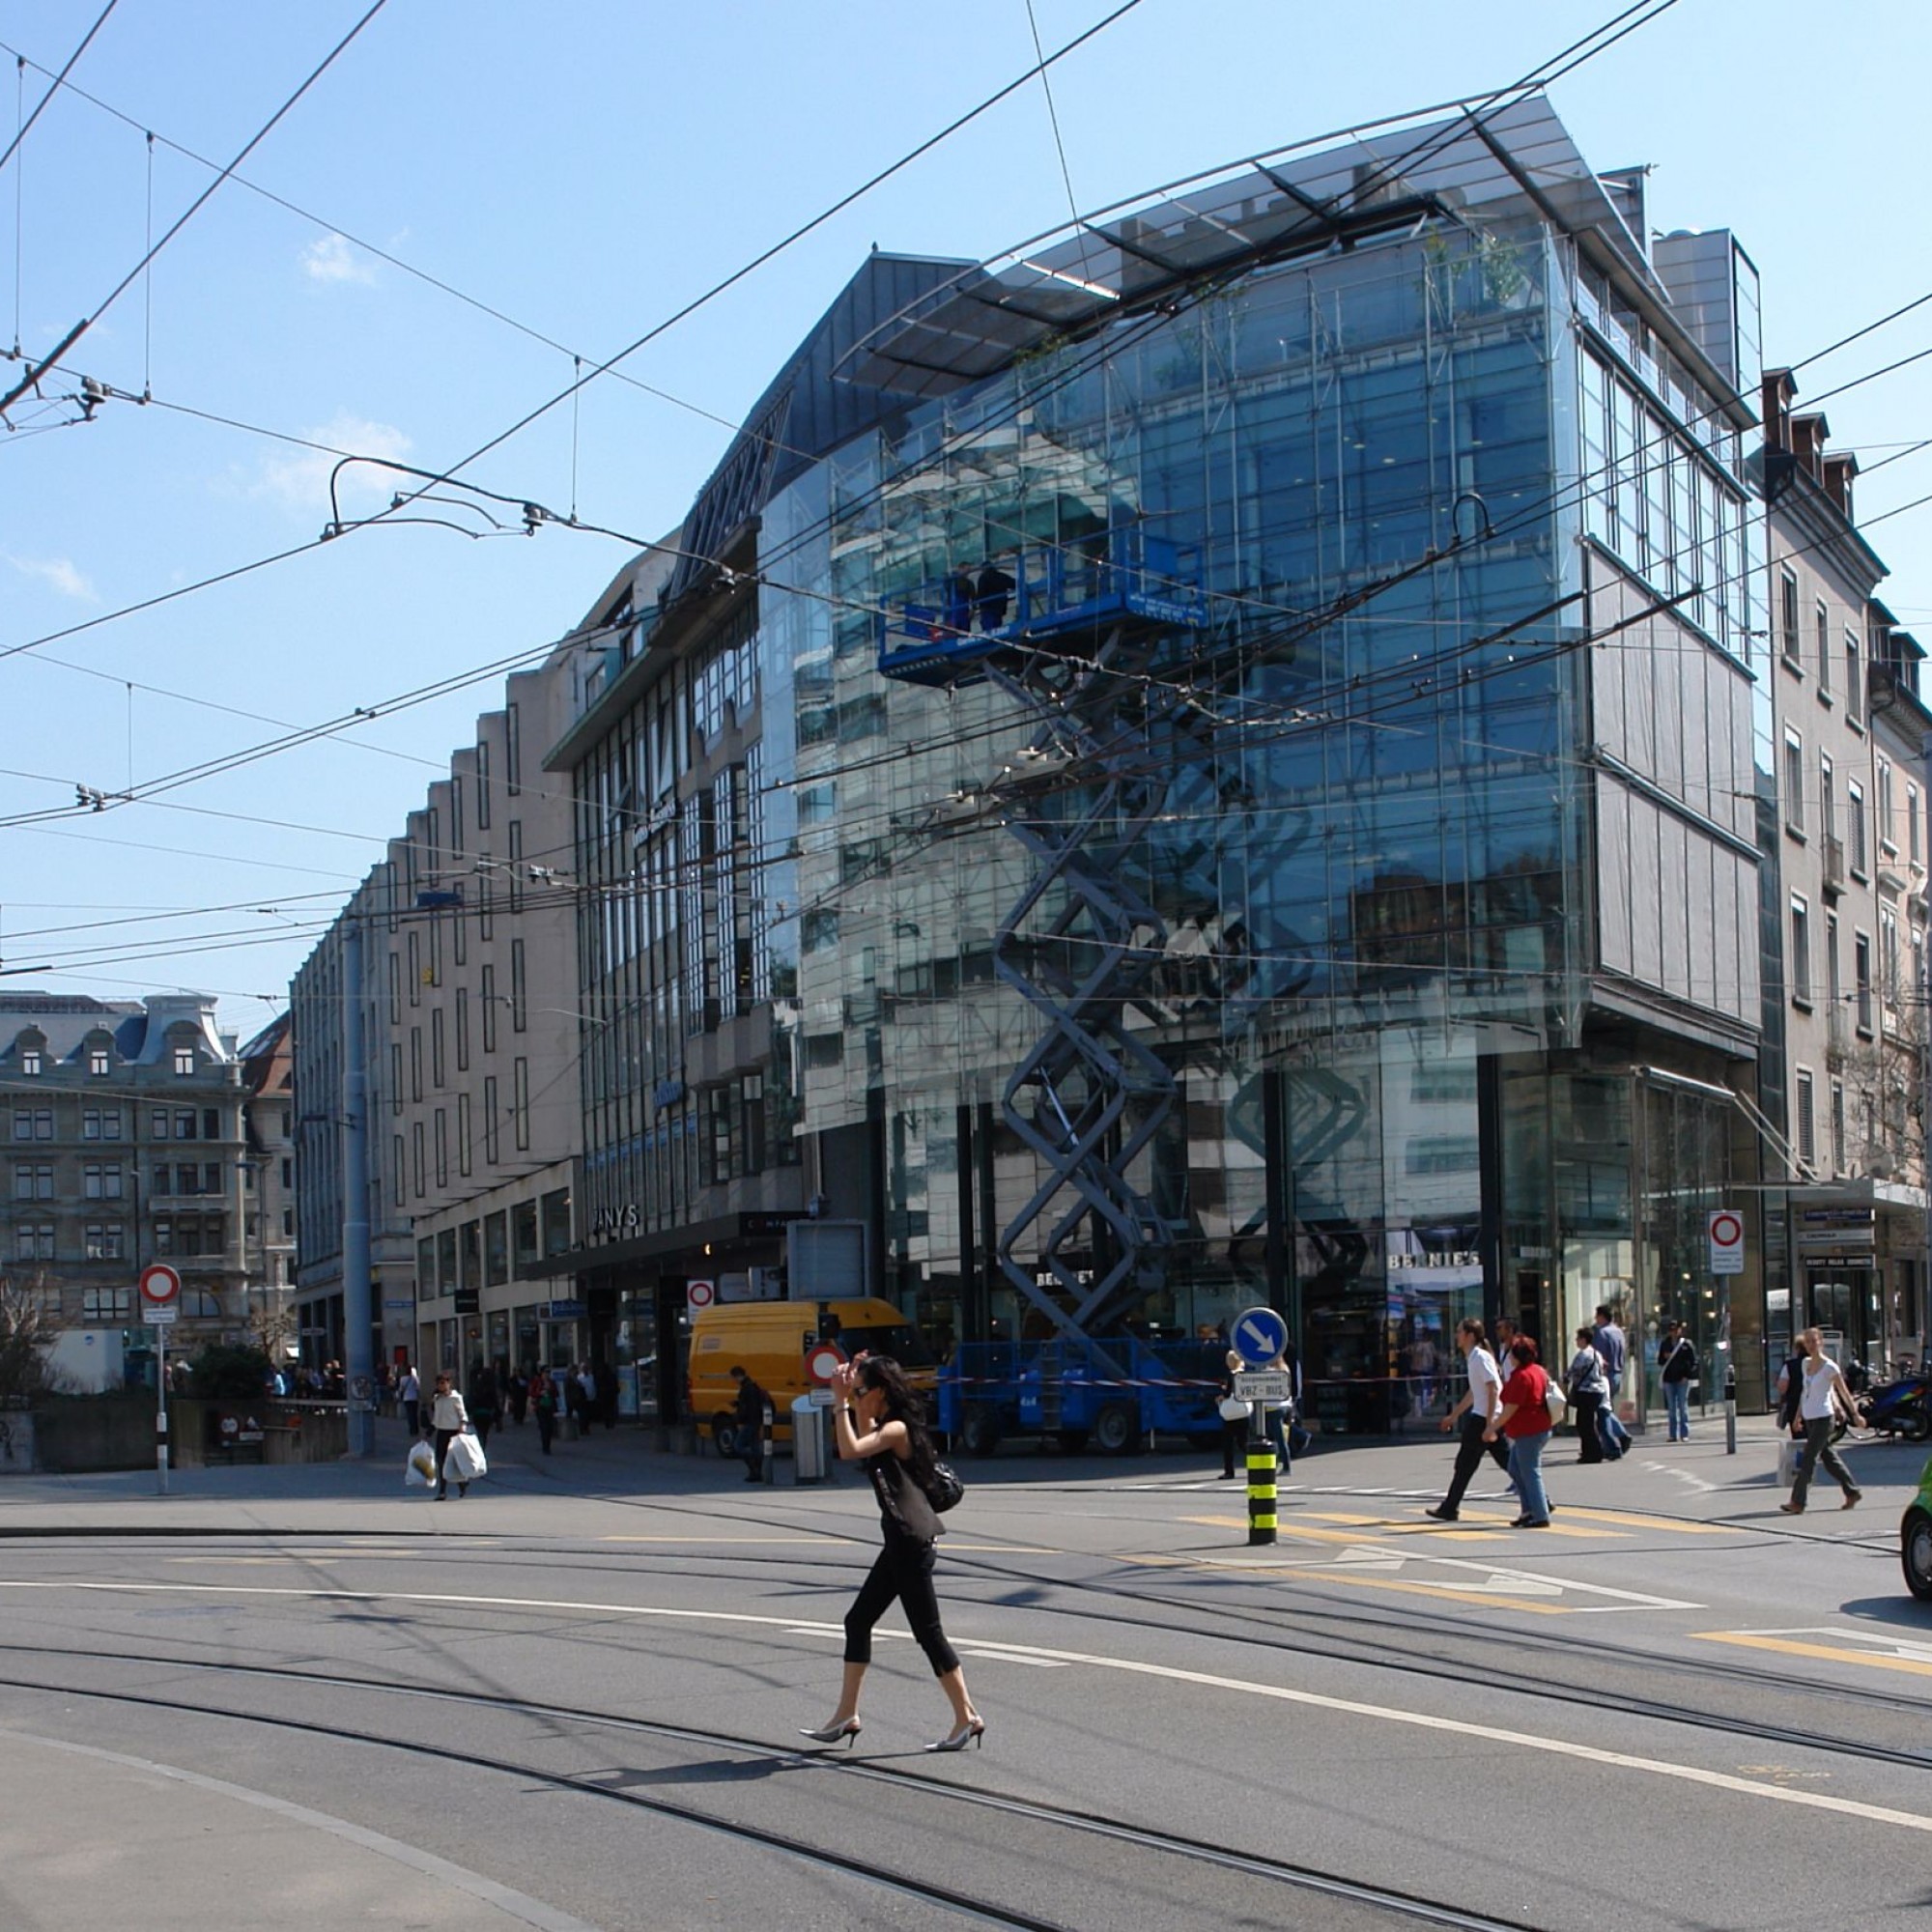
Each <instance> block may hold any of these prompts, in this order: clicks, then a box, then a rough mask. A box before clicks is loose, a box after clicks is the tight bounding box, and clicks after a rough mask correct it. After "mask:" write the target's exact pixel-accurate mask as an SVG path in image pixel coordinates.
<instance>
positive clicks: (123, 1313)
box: [80, 1288, 134, 1323]
mask: <svg viewBox="0 0 1932 1932" xmlns="http://www.w3.org/2000/svg"><path fill="white" fill-rule="evenodd" d="M133 1318H134V1291H133V1290H132V1289H131V1288H84V1289H82V1290H81V1292H80V1319H81V1320H82V1321H89V1322H107V1323H112V1322H117V1321H132V1320H133Z"/></svg>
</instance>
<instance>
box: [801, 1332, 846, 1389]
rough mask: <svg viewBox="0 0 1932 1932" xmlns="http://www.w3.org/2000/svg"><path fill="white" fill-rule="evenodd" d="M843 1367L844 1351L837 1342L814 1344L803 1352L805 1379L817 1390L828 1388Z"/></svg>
mask: <svg viewBox="0 0 1932 1932" xmlns="http://www.w3.org/2000/svg"><path fill="white" fill-rule="evenodd" d="M844 1366H845V1350H843V1349H841V1348H840V1347H839V1346H838V1343H837V1342H814V1343H813V1344H812V1345H811V1347H810V1348H809V1349H808V1350H806V1351H805V1378H806V1380H807V1381H809V1382H811V1383H813V1384H814V1385H815V1386H817V1387H819V1388H830V1387H831V1385H832V1378H833V1377H834V1376H836V1375H837V1374H838V1371H839V1370H840V1369H842V1368H843V1367H844Z"/></svg>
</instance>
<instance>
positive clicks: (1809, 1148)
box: [1792, 1066, 1818, 1167]
mask: <svg viewBox="0 0 1932 1932" xmlns="http://www.w3.org/2000/svg"><path fill="white" fill-rule="evenodd" d="M1797 1087H1798V1094H1797V1105H1796V1106H1795V1107H1793V1109H1792V1118H1793V1120H1794V1121H1795V1122H1797V1135H1798V1158H1799V1161H1800V1162H1801V1163H1802V1164H1803V1165H1804V1166H1805V1167H1815V1166H1816V1165H1817V1164H1818V1122H1817V1120H1816V1117H1815V1114H1814V1111H1813V1106H1812V1097H1811V1074H1810V1071H1809V1070H1808V1069H1807V1068H1805V1067H1803V1066H1801V1067H1800V1068H1799V1069H1798V1078H1797Z"/></svg>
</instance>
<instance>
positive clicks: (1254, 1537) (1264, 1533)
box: [1248, 1403, 1275, 1546]
mask: <svg viewBox="0 0 1932 1932" xmlns="http://www.w3.org/2000/svg"><path fill="white" fill-rule="evenodd" d="M1274 1505H1275V1460H1274V1443H1273V1442H1272V1440H1270V1438H1269V1436H1268V1433H1267V1429H1266V1426H1265V1424H1264V1420H1263V1409H1262V1405H1261V1404H1260V1403H1256V1404H1254V1405H1253V1406H1252V1407H1251V1408H1250V1409H1249V1410H1248V1542H1249V1544H1250V1545H1251V1546H1252V1545H1255V1544H1264V1543H1272V1542H1273V1541H1274V1522H1275V1519H1274Z"/></svg>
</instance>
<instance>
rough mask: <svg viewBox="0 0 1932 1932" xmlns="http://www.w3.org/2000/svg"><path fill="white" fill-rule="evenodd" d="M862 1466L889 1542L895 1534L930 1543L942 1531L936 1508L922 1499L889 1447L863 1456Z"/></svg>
mask: <svg viewBox="0 0 1932 1932" xmlns="http://www.w3.org/2000/svg"><path fill="white" fill-rule="evenodd" d="M864 1467H865V1471H866V1473H867V1475H868V1476H869V1477H870V1478H871V1479H872V1493H873V1494H874V1495H876V1496H877V1497H878V1499H879V1520H880V1521H881V1522H882V1523H883V1525H884V1527H885V1532H886V1538H887V1540H888V1541H889V1542H890V1541H891V1540H892V1539H893V1538H894V1537H899V1538H901V1539H903V1540H905V1541H907V1542H911V1543H930V1542H931V1541H932V1540H933V1539H934V1538H935V1537H939V1536H944V1535H945V1534H946V1525H945V1524H944V1523H943V1522H941V1521H940V1520H939V1512H938V1511H937V1510H935V1509H934V1508H933V1506H932V1505H931V1504H930V1503H929V1502H927V1501H926V1499H925V1497H924V1495H923V1493H922V1492H921V1490H920V1487H919V1485H918V1484H917V1483H915V1482H914V1481H913V1480H912V1477H911V1475H910V1473H909V1472H908V1471H907V1468H906V1465H905V1464H904V1463H902V1462H900V1461H899V1459H898V1458H897V1457H896V1456H895V1455H894V1454H893V1452H892V1451H891V1450H890V1449H885V1450H881V1451H880V1453H879V1454H878V1455H876V1456H867V1458H866V1461H865V1463H864Z"/></svg>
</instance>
